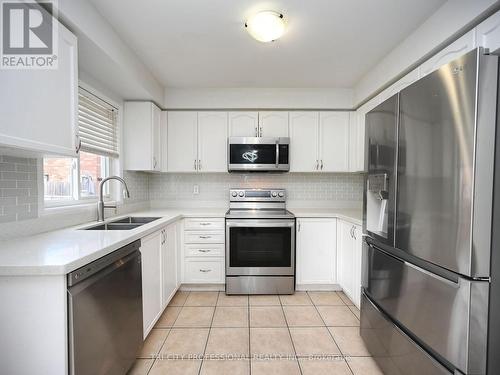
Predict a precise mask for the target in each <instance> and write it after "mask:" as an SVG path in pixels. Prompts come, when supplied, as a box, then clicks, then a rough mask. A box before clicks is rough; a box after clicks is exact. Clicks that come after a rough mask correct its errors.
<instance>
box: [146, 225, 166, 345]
mask: <svg viewBox="0 0 500 375" xmlns="http://www.w3.org/2000/svg"><path fill="white" fill-rule="evenodd" d="M162 242H163V241H162V231H158V232H155V233H153V234H150V235H149V236H146V237H144V238H143V239H142V240H141V258H142V260H141V262H142V319H143V333H144V338H145V337H146V336H147V335H148V333H149V331H150V330H151V329H152V328H153V326H154V324H155V323H156V321H157V320H158V318H159V317H160V315H161V313H162V311H163V308H162V307H163V306H162V298H163V295H162V262H161V258H162V247H163V245H162Z"/></svg>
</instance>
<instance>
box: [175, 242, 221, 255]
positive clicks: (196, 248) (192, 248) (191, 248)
mask: <svg viewBox="0 0 500 375" xmlns="http://www.w3.org/2000/svg"><path fill="white" fill-rule="evenodd" d="M185 249H186V251H185V254H184V255H185V256H186V257H223V256H224V244H213V245H203V244H201V245H195V244H191V245H186V246H185Z"/></svg>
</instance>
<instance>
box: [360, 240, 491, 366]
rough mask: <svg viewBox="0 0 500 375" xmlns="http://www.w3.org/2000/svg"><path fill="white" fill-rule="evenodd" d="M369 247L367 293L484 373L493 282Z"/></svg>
mask: <svg viewBox="0 0 500 375" xmlns="http://www.w3.org/2000/svg"><path fill="white" fill-rule="evenodd" d="M367 250H368V253H367V258H365V259H366V260H367V262H366V263H367V264H368V274H367V280H366V282H367V286H366V288H365V290H366V293H367V295H368V297H370V298H371V299H372V300H373V301H374V302H375V303H376V304H378V305H379V306H380V307H381V308H382V309H383V310H384V311H385V312H386V313H387V314H388V315H390V316H392V317H393V318H394V319H395V320H397V321H398V322H399V323H400V324H401V325H402V326H404V327H405V328H406V329H408V330H409V331H411V332H412V333H413V334H414V335H415V336H417V337H419V338H420V340H422V342H424V343H425V344H426V345H427V346H429V347H430V348H431V349H432V350H433V351H435V352H436V353H438V354H439V355H441V356H442V357H443V358H445V359H446V360H447V361H449V362H450V363H451V364H452V365H454V366H456V367H457V368H458V369H459V370H460V371H462V372H464V373H467V374H469V373H471V374H482V373H485V363H486V337H487V334H486V327H487V311H488V289H489V285H488V283H486V282H481V281H474V282H471V281H469V280H468V279H464V278H461V277H458V280H457V282H453V281H450V280H447V279H444V278H442V277H440V276H437V275H434V274H432V273H431V272H429V271H426V270H423V269H421V268H418V267H416V266H414V265H411V264H409V263H407V262H404V261H402V260H401V259H399V258H396V257H394V256H391V255H389V254H387V253H384V252H383V251H381V250H378V249H376V248H375V247H373V246H369V247H368V249H367ZM457 343H461V344H460V345H457ZM468 349H470V350H468Z"/></svg>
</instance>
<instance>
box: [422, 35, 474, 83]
mask: <svg viewBox="0 0 500 375" xmlns="http://www.w3.org/2000/svg"><path fill="white" fill-rule="evenodd" d="M475 36H476V35H475V30H471V31H469V32H468V33H467V34H464V35H463V36H462V37H460V38H458V39H457V40H455V41H454V42H453V43H451V44H450V45H448V46H447V47H445V48H444V49H442V50H441V51H439V52H438V53H436V54H435V55H434V56H432V57H431V58H430V59H429V60H427V61H426V62H424V63H423V64H422V65H421V66H420V76H421V77H424V76H426V75H427V74H429V73H431V72H433V71H434V70H436V69H439V67H441V66H442V65H444V64H447V63H449V62H450V61H452V60H454V59H456V58H458V57H460V56H462V55H463V54H465V53H467V52H469V51H472V50H473V49H474V48H476V38H475Z"/></svg>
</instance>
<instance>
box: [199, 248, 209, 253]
mask: <svg viewBox="0 0 500 375" xmlns="http://www.w3.org/2000/svg"><path fill="white" fill-rule="evenodd" d="M198 251H199V252H200V253H209V252H210V250H207V249H198Z"/></svg>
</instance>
